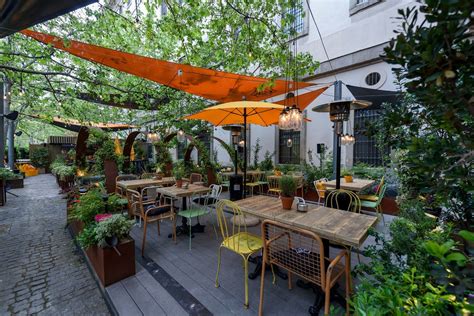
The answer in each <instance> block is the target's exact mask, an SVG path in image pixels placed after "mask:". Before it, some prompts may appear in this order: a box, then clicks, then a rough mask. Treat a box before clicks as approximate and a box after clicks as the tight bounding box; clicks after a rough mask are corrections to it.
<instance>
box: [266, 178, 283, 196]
mask: <svg viewBox="0 0 474 316" xmlns="http://www.w3.org/2000/svg"><path fill="white" fill-rule="evenodd" d="M267 180H268V193H269V194H275V195H280V193H281V190H280V180H279V178H278V177H267Z"/></svg>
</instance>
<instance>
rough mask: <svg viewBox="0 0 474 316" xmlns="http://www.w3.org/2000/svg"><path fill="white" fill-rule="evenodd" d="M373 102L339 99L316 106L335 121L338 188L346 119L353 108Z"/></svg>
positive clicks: (337, 186)
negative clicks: (342, 138)
mask: <svg viewBox="0 0 474 316" xmlns="http://www.w3.org/2000/svg"><path fill="white" fill-rule="evenodd" d="M371 104H372V102H369V101H363V100H349V101H347V100H338V101H333V102H330V103H326V104H321V105H318V106H315V107H314V108H313V109H312V110H313V111H314V112H329V119H330V120H331V122H333V123H334V133H335V135H336V148H335V153H336V175H335V176H336V189H340V188H341V135H342V134H343V132H344V121H348V120H349V115H350V113H351V110H359V109H364V108H366V107H368V106H369V105H371Z"/></svg>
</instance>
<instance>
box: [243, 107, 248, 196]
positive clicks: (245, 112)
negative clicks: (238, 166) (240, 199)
mask: <svg viewBox="0 0 474 316" xmlns="http://www.w3.org/2000/svg"><path fill="white" fill-rule="evenodd" d="M246 186H247V109H246V108H244V199H245V197H246V194H245V189H246Z"/></svg>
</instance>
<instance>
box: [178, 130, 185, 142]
mask: <svg viewBox="0 0 474 316" xmlns="http://www.w3.org/2000/svg"><path fill="white" fill-rule="evenodd" d="M176 135H177V138H178V142H180V143H182V142H184V141H185V139H186V137H185V135H186V133H185V132H184V130H183V129H182V128H180V129H179V130H178V133H177V134H176Z"/></svg>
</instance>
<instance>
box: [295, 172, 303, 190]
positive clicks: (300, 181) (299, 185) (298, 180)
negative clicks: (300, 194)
mask: <svg viewBox="0 0 474 316" xmlns="http://www.w3.org/2000/svg"><path fill="white" fill-rule="evenodd" d="M294 177H295V178H296V187H297V188H302V187H303V186H304V177H303V176H298V175H295V176H294Z"/></svg>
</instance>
